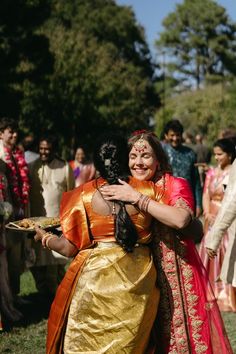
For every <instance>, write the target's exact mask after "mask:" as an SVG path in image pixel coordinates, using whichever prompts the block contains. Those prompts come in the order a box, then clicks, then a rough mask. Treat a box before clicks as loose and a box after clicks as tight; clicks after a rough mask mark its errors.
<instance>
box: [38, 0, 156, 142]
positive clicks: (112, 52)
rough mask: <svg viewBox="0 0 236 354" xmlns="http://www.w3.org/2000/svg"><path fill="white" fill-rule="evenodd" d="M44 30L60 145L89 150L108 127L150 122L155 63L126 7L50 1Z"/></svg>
mask: <svg viewBox="0 0 236 354" xmlns="http://www.w3.org/2000/svg"><path fill="white" fill-rule="evenodd" d="M45 31H46V32H45V33H46V34H47V36H48V38H49V39H50V44H51V51H52V53H53V56H54V58H55V66H54V75H53V78H52V81H51V98H52V101H51V104H52V107H53V111H54V112H55V116H56V121H55V124H54V128H55V129H56V130H57V131H58V132H60V131H63V135H64V142H63V143H64V144H66V143H67V145H69V146H70V148H71V149H74V148H75V147H76V145H77V144H85V145H89V147H90V148H91V147H92V145H93V141H94V139H95V138H96V136H97V135H99V134H100V133H101V132H104V130H106V129H113V130H114V129H119V130H121V131H123V132H124V133H126V132H127V131H129V130H132V129H136V128H138V127H140V126H144V127H147V126H148V123H149V118H150V116H151V114H152V110H153V106H154V104H156V103H157V97H156V95H155V93H154V86H153V67H152V64H151V60H150V53H149V50H148V47H147V44H146V42H145V40H144V34H143V30H142V29H141V28H140V27H139V26H138V25H137V24H136V22H135V18H134V14H133V12H132V11H131V10H130V9H129V8H125V7H119V6H117V5H116V4H115V2H114V1H105V2H104V1H100V0H96V1H86V2H84V1H77V2H76V3H75V2H74V1H68V2H67V5H66V6H64V5H63V6H62V3H61V2H60V1H54V3H53V10H52V16H51V19H50V21H48V24H47V28H46V30H45ZM137 97H138V100H137ZM68 124H69V125H70V127H71V129H70V130H68V129H67V127H68Z"/></svg>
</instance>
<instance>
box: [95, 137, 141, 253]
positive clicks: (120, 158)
mask: <svg viewBox="0 0 236 354" xmlns="http://www.w3.org/2000/svg"><path fill="white" fill-rule="evenodd" d="M94 164H95V167H96V169H97V170H98V171H99V172H100V175H101V176H102V177H103V178H104V179H106V180H107V182H108V183H109V184H118V183H119V181H118V179H122V180H125V181H127V180H128V175H129V170H128V146H127V142H126V140H125V139H123V138H121V137H113V138H111V137H109V139H107V140H105V139H103V143H102V144H101V145H100V146H99V147H98V148H97V149H96V152H95V156H94ZM116 203H117V204H118V205H119V211H118V213H117V215H116V216H115V238H116V241H117V242H118V243H119V244H120V245H121V246H122V247H123V248H124V249H125V250H126V251H127V252H132V250H133V248H134V246H135V244H136V242H137V239H138V234H137V230H136V228H135V226H134V224H133V222H132V220H131V219H130V216H129V214H128V213H127V210H126V208H125V203H124V202H122V201H116Z"/></svg>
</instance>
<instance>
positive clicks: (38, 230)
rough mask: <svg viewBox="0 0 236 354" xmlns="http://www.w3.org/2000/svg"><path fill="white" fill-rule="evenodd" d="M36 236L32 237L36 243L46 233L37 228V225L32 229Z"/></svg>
mask: <svg viewBox="0 0 236 354" xmlns="http://www.w3.org/2000/svg"><path fill="white" fill-rule="evenodd" d="M34 229H35V231H36V234H35V235H34V240H35V241H36V242H37V241H41V240H42V238H43V236H44V235H45V233H46V231H45V230H43V229H42V228H41V227H39V226H38V225H35V227H34Z"/></svg>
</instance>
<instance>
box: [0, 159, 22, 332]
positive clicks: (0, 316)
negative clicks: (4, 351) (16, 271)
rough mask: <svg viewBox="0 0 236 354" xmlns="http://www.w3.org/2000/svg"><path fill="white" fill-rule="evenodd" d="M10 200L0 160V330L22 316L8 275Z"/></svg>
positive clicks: (3, 164)
mask: <svg viewBox="0 0 236 354" xmlns="http://www.w3.org/2000/svg"><path fill="white" fill-rule="evenodd" d="M8 200H9V196H8V182H7V178H6V174H5V163H4V162H3V161H2V160H0V270H1V273H0V331H1V330H4V329H5V328H7V327H8V326H9V324H11V323H14V322H17V321H19V319H20V318H21V317H22V315H21V313H20V312H19V311H18V310H17V309H16V308H15V307H14V299H13V295H12V292H11V289H10V283H9V276H8V263H7V255H6V233H5V221H6V220H8V219H9V217H10V216H11V214H12V211H13V209H12V205H11V204H10V203H9V201H8Z"/></svg>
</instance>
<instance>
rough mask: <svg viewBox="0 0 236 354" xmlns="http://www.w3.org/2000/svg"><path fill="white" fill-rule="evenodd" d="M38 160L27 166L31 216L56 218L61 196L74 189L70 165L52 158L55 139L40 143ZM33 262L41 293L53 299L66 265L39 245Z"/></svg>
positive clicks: (61, 259) (35, 277)
mask: <svg viewBox="0 0 236 354" xmlns="http://www.w3.org/2000/svg"><path fill="white" fill-rule="evenodd" d="M39 154H40V157H39V158H38V159H37V160H35V161H34V162H33V163H32V164H30V165H29V169H30V178H31V192H30V215H31V216H49V217H58V216H59V209H60V201H61V197H62V194H63V192H66V191H69V190H71V189H73V188H74V176H73V171H72V169H71V167H70V166H69V164H68V163H67V162H66V161H64V160H62V159H60V158H58V157H57V156H56V155H55V149H54V139H53V138H51V137H45V138H42V139H41V140H40V143H39ZM33 247H34V249H35V253H36V262H35V264H34V267H32V268H31V271H32V274H33V276H34V279H35V282H36V286H37V289H38V291H39V292H40V293H43V294H48V293H49V295H52V296H53V295H54V294H55V291H56V289H57V286H58V285H59V283H60V281H61V280H62V278H63V276H64V266H65V264H66V262H67V259H66V258H63V257H61V256H59V255H58V254H56V253H55V252H52V251H50V250H49V249H45V248H43V247H42V245H41V244H36V243H35V244H33Z"/></svg>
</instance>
